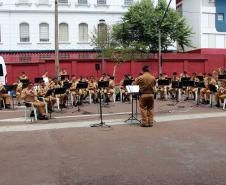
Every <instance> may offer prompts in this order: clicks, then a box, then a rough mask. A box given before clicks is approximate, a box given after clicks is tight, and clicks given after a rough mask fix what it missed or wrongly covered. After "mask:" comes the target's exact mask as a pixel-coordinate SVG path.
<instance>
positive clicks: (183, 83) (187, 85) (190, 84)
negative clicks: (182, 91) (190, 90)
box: [182, 80, 195, 87]
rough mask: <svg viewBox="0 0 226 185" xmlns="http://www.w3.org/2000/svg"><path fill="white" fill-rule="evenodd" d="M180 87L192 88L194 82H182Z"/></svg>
mask: <svg viewBox="0 0 226 185" xmlns="http://www.w3.org/2000/svg"><path fill="white" fill-rule="evenodd" d="M182 86H183V87H194V86H195V81H194V80H185V81H182Z"/></svg>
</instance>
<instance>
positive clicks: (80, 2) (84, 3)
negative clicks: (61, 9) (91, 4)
mask: <svg viewBox="0 0 226 185" xmlns="http://www.w3.org/2000/svg"><path fill="white" fill-rule="evenodd" d="M78 4H82V5H86V4H88V2H87V0H78Z"/></svg>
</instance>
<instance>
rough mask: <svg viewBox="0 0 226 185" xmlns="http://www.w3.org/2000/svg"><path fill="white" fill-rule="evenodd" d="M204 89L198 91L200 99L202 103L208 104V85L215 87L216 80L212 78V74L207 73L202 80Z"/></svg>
mask: <svg viewBox="0 0 226 185" xmlns="http://www.w3.org/2000/svg"><path fill="white" fill-rule="evenodd" d="M204 84H205V87H204V88H202V89H201V90H200V97H201V99H202V103H204V104H209V103H210V101H209V100H210V94H211V91H210V89H209V84H212V85H216V80H215V79H214V78H212V74H210V73H208V74H207V76H206V77H205V78H204Z"/></svg>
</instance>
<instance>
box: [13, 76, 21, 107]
mask: <svg viewBox="0 0 226 185" xmlns="http://www.w3.org/2000/svg"><path fill="white" fill-rule="evenodd" d="M13 85H17V87H16V101H17V104H18V105H21V93H22V90H23V83H21V82H20V79H19V78H17V80H16V82H15V83H14V84H13Z"/></svg>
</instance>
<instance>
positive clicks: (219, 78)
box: [218, 75, 226, 80]
mask: <svg viewBox="0 0 226 185" xmlns="http://www.w3.org/2000/svg"><path fill="white" fill-rule="evenodd" d="M225 79H226V75H218V80H225Z"/></svg>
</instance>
